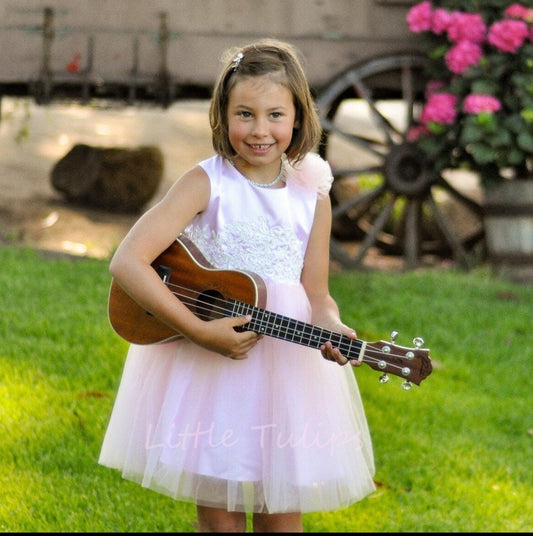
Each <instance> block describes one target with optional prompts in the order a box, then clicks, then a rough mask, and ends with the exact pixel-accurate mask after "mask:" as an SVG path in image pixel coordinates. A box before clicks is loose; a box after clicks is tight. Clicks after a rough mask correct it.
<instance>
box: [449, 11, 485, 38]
mask: <svg viewBox="0 0 533 536" xmlns="http://www.w3.org/2000/svg"><path fill="white" fill-rule="evenodd" d="M486 35H487V26H486V24H485V22H484V21H483V18H482V17H481V15H480V14H479V13H462V12H461V11H454V12H453V13H452V14H451V17H450V21H449V24H448V38H449V40H450V41H451V42H452V43H457V42H459V41H465V40H467V41H472V42H474V43H483V41H485V38H486Z"/></svg>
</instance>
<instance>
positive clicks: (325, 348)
mask: <svg viewBox="0 0 533 536" xmlns="http://www.w3.org/2000/svg"><path fill="white" fill-rule="evenodd" d="M344 335H346V336H347V337H350V339H357V333H356V332H355V331H354V330H350V331H348V332H347V333H346V332H345V333H344ZM320 352H321V353H322V357H323V358H324V359H327V360H328V361H335V362H336V363H338V364H339V365H346V364H347V363H348V362H350V365H352V366H353V367H359V366H360V365H361V363H360V362H359V361H357V360H356V359H351V360H350V359H347V358H346V357H344V356H343V355H342V353H341V351H340V350H339V349H338V348H336V347H334V346H333V344H331V342H330V341H328V342H326V343H325V344H323V345H322V346H321V347H320Z"/></svg>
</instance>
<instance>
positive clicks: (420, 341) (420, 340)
mask: <svg viewBox="0 0 533 536" xmlns="http://www.w3.org/2000/svg"><path fill="white" fill-rule="evenodd" d="M413 344H414V345H415V348H422V345H423V344H424V339H423V338H422V337H415V338H414V339H413Z"/></svg>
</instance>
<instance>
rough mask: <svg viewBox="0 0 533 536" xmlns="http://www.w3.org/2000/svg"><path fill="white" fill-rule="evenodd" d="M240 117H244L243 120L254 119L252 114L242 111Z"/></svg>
mask: <svg viewBox="0 0 533 536" xmlns="http://www.w3.org/2000/svg"><path fill="white" fill-rule="evenodd" d="M237 115H238V116H239V117H242V118H243V119H249V118H250V117H252V114H251V113H250V112H248V111H246V110H241V111H239V112H238V113H237Z"/></svg>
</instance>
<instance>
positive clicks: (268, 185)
mask: <svg viewBox="0 0 533 536" xmlns="http://www.w3.org/2000/svg"><path fill="white" fill-rule="evenodd" d="M231 164H232V166H233V167H234V168H235V169H236V170H237V171H239V169H238V168H237V166H236V165H235V162H233V160H231ZM283 171H284V167H283V162H282V163H281V166H280V168H279V173H278V176H277V177H276V178H275V179H273V180H271V181H270V182H256V181H254V180H252V179H250V178H248V177H247V176H246V175H244V174H243V173H241V172H240V171H239V173H241V175H242V176H243V177H244V178H245V179H246V180H247V181H248V182H249V183H250V184H253V185H254V186H257V187H258V188H272V186H275V185H276V184H278V182H279V181H280V180H282V179H283V178H284V173H283Z"/></svg>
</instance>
